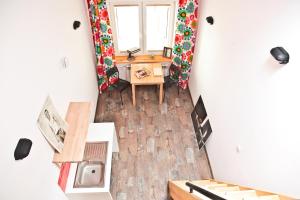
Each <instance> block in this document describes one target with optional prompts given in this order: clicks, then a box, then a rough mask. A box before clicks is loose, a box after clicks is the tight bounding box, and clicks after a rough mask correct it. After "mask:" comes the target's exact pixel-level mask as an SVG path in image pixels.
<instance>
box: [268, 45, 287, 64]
mask: <svg viewBox="0 0 300 200" xmlns="http://www.w3.org/2000/svg"><path fill="white" fill-rule="evenodd" d="M270 53H271V55H272V56H273V57H274V58H275V59H276V60H278V61H279V63H280V64H287V63H288V62H289V60H290V55H289V53H288V52H287V51H286V50H285V49H284V48H283V47H275V48H273V49H271V51H270Z"/></svg>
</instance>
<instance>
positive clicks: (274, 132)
mask: <svg viewBox="0 0 300 200" xmlns="http://www.w3.org/2000/svg"><path fill="white" fill-rule="evenodd" d="M299 10H300V2H299V1H298V0H286V1H280V0H252V1H240V0H227V1H218V0H202V1H200V6H199V13H200V25H199V32H198V38H199V39H198V41H197V44H196V52H195V57H194V63H193V68H192V75H191V79H190V91H191V94H192V97H193V101H194V102H196V101H197V98H198V96H199V95H200V94H201V95H202V96H203V99H204V103H205V105H206V108H207V112H208V117H209V119H210V121H211V124H212V128H213V135H212V136H211V138H210V140H209V141H208V144H207V148H208V154H209V157H210V160H211V165H212V169H213V172H214V175H215V178H216V179H219V180H224V181H229V182H233V183H237V184H241V185H246V186H252V187H255V188H260V189H265V190H270V191H273V192H278V193H283V194H287V195H291V196H294V197H298V198H300V182H299V178H300V170H299V169H300V159H299V158H300V148H299V142H300V126H299V124H300V122H299V120H300V117H299V113H300V103H299V102H300V93H299V91H300V90H299V89H300V78H299V77H300V56H299V55H300V46H299V44H300V43H299V42H300V40H299V36H300V20H299V19H300V12H299ZM210 15H211V16H213V17H214V18H215V24H214V25H213V26H211V25H209V24H208V23H206V21H205V18H206V17H207V16H210ZM276 46H283V47H284V48H285V49H286V50H287V51H288V52H289V53H290V57H291V59H290V63H288V64H287V65H279V64H278V62H276V61H274V59H273V58H272V56H271V55H270V53H269V51H270V49H271V48H272V47H276ZM238 145H240V147H241V151H240V153H237V152H236V147H237V146H238Z"/></svg>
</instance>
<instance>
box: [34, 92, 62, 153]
mask: <svg viewBox="0 0 300 200" xmlns="http://www.w3.org/2000/svg"><path fill="white" fill-rule="evenodd" d="M37 125H38V127H39V129H40V130H41V132H42V134H43V135H44V137H45V138H46V140H47V141H48V142H49V143H50V145H51V146H52V147H53V148H54V149H55V150H56V151H58V152H61V151H62V149H63V147H64V140H65V136H66V131H67V128H68V125H67V123H66V122H65V121H64V120H63V119H62V117H61V116H60V115H59V114H58V112H57V111H56V109H55V107H54V105H53V103H52V100H51V98H50V97H49V96H48V97H47V99H46V101H45V103H44V106H43V108H42V111H41V112H40V114H39V117H38V120H37Z"/></svg>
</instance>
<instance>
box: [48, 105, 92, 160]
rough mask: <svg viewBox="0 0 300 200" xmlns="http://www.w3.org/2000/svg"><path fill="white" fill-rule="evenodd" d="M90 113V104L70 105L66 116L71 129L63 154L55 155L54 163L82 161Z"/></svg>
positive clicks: (67, 135)
mask: <svg viewBox="0 0 300 200" xmlns="http://www.w3.org/2000/svg"><path fill="white" fill-rule="evenodd" d="M90 112H91V104H90V102H71V103H70V104H69V108H68V112H67V115H66V121H67V123H68V125H69V127H68V130H67V133H66V137H65V141H64V148H63V150H62V152H61V153H58V152H56V153H55V154H54V157H53V162H54V163H63V162H79V161H82V158H83V154H84V148H85V143H86V137H87V133H88V126H89V117H90Z"/></svg>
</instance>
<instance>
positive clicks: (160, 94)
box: [159, 83, 164, 104]
mask: <svg viewBox="0 0 300 200" xmlns="http://www.w3.org/2000/svg"><path fill="white" fill-rule="evenodd" d="M163 88H164V86H163V84H162V83H161V84H160V87H159V104H162V102H163Z"/></svg>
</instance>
